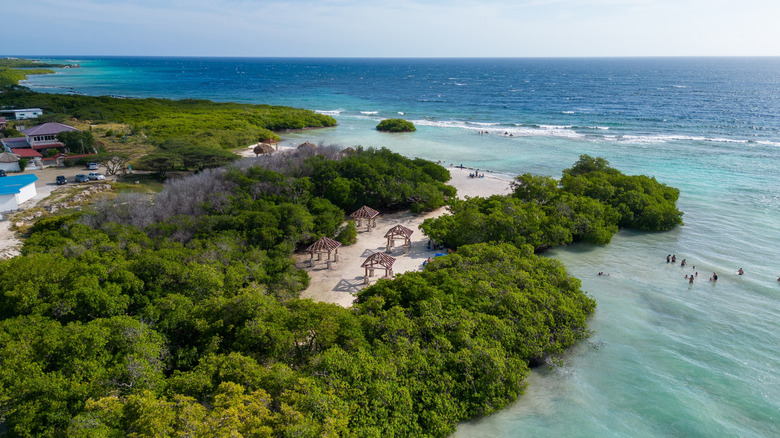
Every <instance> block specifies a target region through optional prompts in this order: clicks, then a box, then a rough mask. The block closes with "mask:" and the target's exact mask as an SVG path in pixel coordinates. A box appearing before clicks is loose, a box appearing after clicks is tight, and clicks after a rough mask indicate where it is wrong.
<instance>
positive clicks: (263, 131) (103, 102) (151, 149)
mask: <svg viewBox="0 0 780 438" xmlns="http://www.w3.org/2000/svg"><path fill="white" fill-rule="evenodd" d="M0 106H8V107H17V108H28V107H31V108H41V109H43V110H44V116H43V117H41V118H40V121H42V122H45V121H59V122H62V123H67V124H72V119H78V120H82V121H87V122H86V123H84V128H85V129H92V128H91V127H90V126H89V125H93V124H103V125H105V126H111V127H112V128H108V129H107V130H106V131H102V129H101V132H103V135H102V136H101V137H99V139H98V140H97V143H98V145H103V144H107V145H111V149H112V150H109V151H108V152H112V153H119V154H126V155H131V156H132V157H133V159H137V158H138V157H139V156H141V155H145V154H147V153H152V155H154V157H153V158H145V159H143V160H140V161H137V162H136V163H135V164H136V168H137V169H148V170H154V171H155V172H158V173H159V174H160V175H164V174H165V172H167V170H166V169H168V168H169V169H171V170H172V169H177V168H179V169H182V170H187V169H203V168H206V167H216V166H221V165H224V164H226V163H229V162H230V161H232V160H234V159H236V157H232V158H231V157H228V156H227V155H226V152H225V150H227V149H235V148H239V147H241V148H243V147H245V146H247V145H248V144H251V143H254V142H257V141H258V140H267V139H270V138H273V139H279V136H278V135H277V134H275V133H274V131H281V130H286V129H302V128H311V127H324V126H333V125H335V124H336V120H335V119H333V118H332V117H330V116H326V115H323V114H317V113H315V112H313V111H309V110H303V109H297V108H289V107H280V106H270V105H249V104H236V103H216V102H210V101H206V100H192V99H189V100H178V101H173V100H167V99H120V98H114V97H107V96H101V97H93V96H76V95H63V94H45V93H35V92H32V91H30V90H28V89H25V88H22V87H7V88H6V89H5V90H4V92H2V93H0ZM113 127H122V130H121V131H120V130H118V129H117V130H115V129H113ZM125 129H126V130H125ZM109 132H110V134H109ZM114 138H116V139H117V140H114ZM77 150H78V148H77ZM163 155H164V156H170V157H171V159H170V160H168V161H169V163H168V165H167V166H162V165H160V162H161V160H160V156H163Z"/></svg>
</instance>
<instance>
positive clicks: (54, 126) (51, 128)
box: [24, 122, 78, 135]
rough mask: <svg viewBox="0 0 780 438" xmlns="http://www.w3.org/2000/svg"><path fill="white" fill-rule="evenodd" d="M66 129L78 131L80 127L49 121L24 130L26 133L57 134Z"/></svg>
mask: <svg viewBox="0 0 780 438" xmlns="http://www.w3.org/2000/svg"><path fill="white" fill-rule="evenodd" d="M65 131H78V129H76V128H74V127H72V126H68V125H63V124H62V123H57V122H48V123H44V124H43V125H38V126H33V127H32V128H27V129H25V130H24V135H55V134H59V133H60V132H65Z"/></svg>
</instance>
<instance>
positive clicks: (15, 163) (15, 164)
mask: <svg viewBox="0 0 780 438" xmlns="http://www.w3.org/2000/svg"><path fill="white" fill-rule="evenodd" d="M0 169H3V170H5V171H6V172H19V171H20V170H21V169H20V168H19V155H16V154H14V153H13V152H2V153H0Z"/></svg>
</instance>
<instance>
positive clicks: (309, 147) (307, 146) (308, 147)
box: [298, 141, 317, 151]
mask: <svg viewBox="0 0 780 438" xmlns="http://www.w3.org/2000/svg"><path fill="white" fill-rule="evenodd" d="M316 149H317V145H316V144H314V143H309V142H308V141H307V142H305V143H301V144H299V145H298V150H299V151H314V150H316Z"/></svg>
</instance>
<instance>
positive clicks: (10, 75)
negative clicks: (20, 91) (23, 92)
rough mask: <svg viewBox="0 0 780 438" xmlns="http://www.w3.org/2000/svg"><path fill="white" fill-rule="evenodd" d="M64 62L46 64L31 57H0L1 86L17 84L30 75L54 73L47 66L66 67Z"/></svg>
mask: <svg viewBox="0 0 780 438" xmlns="http://www.w3.org/2000/svg"><path fill="white" fill-rule="evenodd" d="M64 66H65V65H64V64H46V63H42V62H37V61H31V60H29V59H6V58H0V87H6V86H11V85H17V84H18V83H19V81H23V80H24V79H26V78H27V76H28V75H45V74H51V73H54V70H50V69H49V68H47V67H64Z"/></svg>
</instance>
